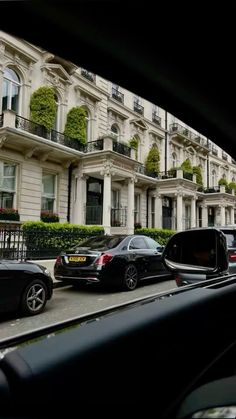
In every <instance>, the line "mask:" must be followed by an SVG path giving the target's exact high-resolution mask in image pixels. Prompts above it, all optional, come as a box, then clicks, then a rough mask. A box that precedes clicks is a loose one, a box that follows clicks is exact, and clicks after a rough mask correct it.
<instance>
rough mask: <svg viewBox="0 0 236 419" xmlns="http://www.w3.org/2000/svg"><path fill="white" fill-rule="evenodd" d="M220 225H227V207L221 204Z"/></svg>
mask: <svg viewBox="0 0 236 419" xmlns="http://www.w3.org/2000/svg"><path fill="white" fill-rule="evenodd" d="M220 225H221V226H224V225H225V207H224V205H221V206H220Z"/></svg>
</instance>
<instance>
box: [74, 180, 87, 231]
mask: <svg viewBox="0 0 236 419" xmlns="http://www.w3.org/2000/svg"><path fill="white" fill-rule="evenodd" d="M86 179H87V178H86V177H85V176H83V175H82V176H81V175H78V176H75V182H76V183H75V188H76V199H75V205H74V212H73V214H74V216H73V223H75V224H85V211H84V210H85V204H86Z"/></svg>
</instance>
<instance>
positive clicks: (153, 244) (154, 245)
mask: <svg viewBox="0 0 236 419" xmlns="http://www.w3.org/2000/svg"><path fill="white" fill-rule="evenodd" d="M145 241H146V242H147V244H148V247H149V249H156V248H157V247H161V245H160V244H159V243H157V242H156V241H155V240H153V239H152V238H151V237H145Z"/></svg>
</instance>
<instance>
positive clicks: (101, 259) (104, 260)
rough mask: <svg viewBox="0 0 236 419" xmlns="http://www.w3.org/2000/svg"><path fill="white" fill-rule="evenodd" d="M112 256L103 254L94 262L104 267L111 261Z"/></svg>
mask: <svg viewBox="0 0 236 419" xmlns="http://www.w3.org/2000/svg"><path fill="white" fill-rule="evenodd" d="M112 258H113V256H112V255H111V254H110V253H104V255H101V256H100V257H99V258H98V259H97V260H96V262H95V263H96V265H106V264H107V263H108V262H110V260H112Z"/></svg>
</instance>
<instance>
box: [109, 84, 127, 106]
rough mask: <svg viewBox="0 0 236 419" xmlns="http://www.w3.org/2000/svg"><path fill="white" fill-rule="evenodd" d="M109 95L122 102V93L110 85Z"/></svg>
mask: <svg viewBox="0 0 236 419" xmlns="http://www.w3.org/2000/svg"><path fill="white" fill-rule="evenodd" d="M111 96H112V98H113V99H115V100H117V101H118V102H120V103H124V95H123V93H121V92H119V90H117V89H115V88H114V87H112V91H111Z"/></svg>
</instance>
